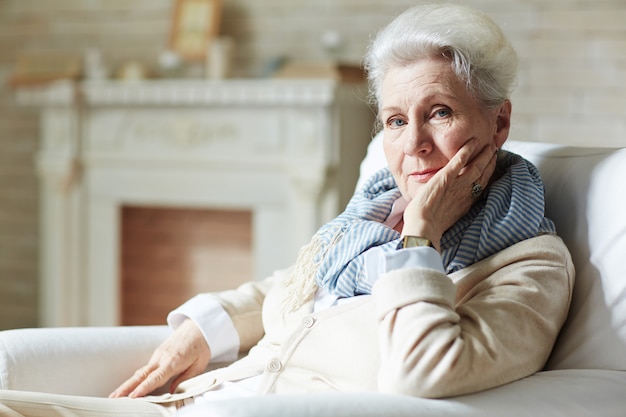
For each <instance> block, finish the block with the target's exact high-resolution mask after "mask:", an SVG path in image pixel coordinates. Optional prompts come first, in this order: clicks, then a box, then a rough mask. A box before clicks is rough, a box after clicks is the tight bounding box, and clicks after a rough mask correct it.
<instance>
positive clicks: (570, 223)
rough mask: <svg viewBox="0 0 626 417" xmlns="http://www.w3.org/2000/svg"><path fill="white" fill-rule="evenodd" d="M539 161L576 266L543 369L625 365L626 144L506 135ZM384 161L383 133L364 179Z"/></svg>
mask: <svg viewBox="0 0 626 417" xmlns="http://www.w3.org/2000/svg"><path fill="white" fill-rule="evenodd" d="M505 148H506V149H509V150H511V151H513V152H516V153H518V154H521V155H523V156H524V157H526V158H527V159H529V160H530V161H532V162H533V163H535V164H536V165H537V167H538V168H539V170H540V172H541V175H542V177H543V180H544V184H545V188H546V214H547V216H548V217H549V218H551V219H552V220H554V222H555V224H556V227H557V231H558V234H559V235H560V236H561V237H562V238H563V240H564V241H565V243H566V244H567V246H568V248H569V249H570V252H571V253H572V258H573V260H574V265H575V266H576V284H575V286H574V294H573V298H572V305H571V308H570V313H569V317H568V319H567V322H566V323H565V325H564V327H563V329H562V331H561V334H560V336H559V339H558V341H557V343H556V346H555V348H554V351H553V353H552V356H551V358H550V360H549V362H548V364H547V369H577V368H578V369H618V370H626V193H624V190H625V189H626V186H625V185H624V182H626V149H613V148H576V147H568V146H563V145H554V144H541V143H534V142H519V141H508V142H507V143H506V144H505ZM385 164H386V161H385V158H384V154H383V151H382V134H378V135H377V136H376V137H375V138H374V139H373V140H372V142H371V143H370V145H369V148H368V154H367V156H366V158H365V160H363V162H362V164H361V176H360V178H359V183H358V185H361V184H362V183H363V181H365V180H366V179H367V178H368V177H369V176H370V175H371V174H372V173H373V172H375V171H376V170H378V169H380V168H382V167H383V166H384V165H385Z"/></svg>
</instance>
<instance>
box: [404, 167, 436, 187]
mask: <svg viewBox="0 0 626 417" xmlns="http://www.w3.org/2000/svg"><path fill="white" fill-rule="evenodd" d="M440 169H441V168H434V169H425V170H422V171H415V172H412V173H411V174H409V179H410V180H412V181H416V182H420V183H424V184H425V183H427V182H428V181H429V180H430V179H431V178H432V177H433V176H435V174H436V173H437V172H439V170H440Z"/></svg>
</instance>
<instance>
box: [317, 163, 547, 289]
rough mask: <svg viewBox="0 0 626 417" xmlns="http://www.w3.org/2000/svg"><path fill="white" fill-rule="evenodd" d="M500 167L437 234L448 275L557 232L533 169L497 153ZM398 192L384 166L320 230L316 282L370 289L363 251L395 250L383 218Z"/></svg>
mask: <svg viewBox="0 0 626 417" xmlns="http://www.w3.org/2000/svg"><path fill="white" fill-rule="evenodd" d="M498 169H499V170H500V171H503V172H504V173H503V175H502V176H501V177H500V178H498V179H497V180H496V181H494V182H493V183H492V184H491V186H490V187H489V188H488V189H487V190H486V191H485V192H484V193H483V196H482V198H481V199H480V200H479V201H477V202H476V203H475V204H474V205H473V206H472V208H471V209H470V210H469V212H468V213H466V214H465V215H464V216H463V217H462V218H461V219H460V220H458V221H457V222H456V223H455V224H454V225H453V226H452V227H451V228H450V229H448V230H447V231H446V232H445V233H444V235H443V236H442V238H441V252H442V259H443V265H444V268H445V269H446V271H447V273H451V272H454V271H458V270H460V269H463V268H465V267H467V266H469V265H472V264H473V263H476V262H478V261H480V260H482V259H485V258H487V257H489V256H491V255H493V254H495V253H497V252H499V251H501V250H503V249H505V248H507V247H509V246H511V245H513V244H515V243H518V242H520V241H522V240H525V239H529V238H532V237H535V236H537V235H539V234H544V233H555V227H554V223H552V221H551V220H549V219H547V218H545V217H544V194H543V183H542V181H541V177H540V176H539V172H538V170H537V168H536V167H535V166H534V165H533V164H532V163H530V162H529V161H527V160H525V159H524V158H522V157H521V156H519V155H516V154H513V153H510V152H506V151H500V152H499V155H498ZM468 192H469V191H468ZM400 196H401V193H400V190H399V189H398V187H397V185H396V183H395V181H394V179H393V176H392V175H391V172H390V171H389V169H388V168H384V169H382V170H380V171H378V172H377V173H376V174H375V175H374V176H373V177H371V178H370V179H369V180H368V181H367V182H366V183H365V184H364V185H363V187H362V188H361V189H360V190H359V191H357V192H356V194H355V195H354V196H353V197H352V199H351V200H350V202H349V203H348V205H347V207H346V210H345V211H344V212H343V213H342V214H340V215H339V216H338V217H336V218H335V219H334V220H332V221H330V222H329V223H327V224H326V225H324V226H323V227H322V228H321V229H319V230H318V232H317V233H316V234H315V236H314V237H313V239H312V244H313V243H314V246H315V255H314V256H313V259H312V261H313V264H314V265H315V283H316V284H317V285H318V286H320V287H322V288H324V289H326V290H327V291H328V292H330V293H331V294H335V295H337V296H340V297H351V296H353V295H359V294H369V293H371V284H370V283H369V281H368V280H367V279H365V268H364V256H363V253H364V252H366V251H367V250H368V249H370V248H372V247H375V246H381V248H382V250H383V251H394V250H396V249H397V247H398V244H399V242H400V233H398V232H396V231H395V230H393V229H392V228H390V227H387V226H385V225H384V224H383V222H384V221H385V219H386V218H387V216H388V215H389V214H390V213H391V209H392V206H393V204H394V202H395V201H396V200H397V199H398V198H399V197H400Z"/></svg>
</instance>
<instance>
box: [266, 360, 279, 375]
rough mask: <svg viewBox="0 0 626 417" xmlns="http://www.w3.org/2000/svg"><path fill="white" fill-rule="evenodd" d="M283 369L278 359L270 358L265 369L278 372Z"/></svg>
mask: <svg viewBox="0 0 626 417" xmlns="http://www.w3.org/2000/svg"><path fill="white" fill-rule="evenodd" d="M281 369H283V364H282V363H281V362H280V361H279V360H278V359H272V360H271V361H269V362H268V363H267V370H268V371H270V372H278V371H280V370H281Z"/></svg>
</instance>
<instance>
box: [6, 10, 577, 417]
mask: <svg viewBox="0 0 626 417" xmlns="http://www.w3.org/2000/svg"><path fill="white" fill-rule="evenodd" d="M365 63H366V68H367V70H368V74H369V78H370V82H371V92H372V95H373V97H374V98H375V100H376V102H377V104H378V110H379V121H380V123H381V125H382V128H383V129H384V153H385V156H386V159H387V162H388V168H385V169H382V170H381V171H379V172H377V173H376V174H375V175H374V176H373V177H371V178H370V179H369V180H368V181H367V182H366V183H365V185H364V186H363V187H361V188H360V189H359V191H358V192H357V193H356V194H355V196H354V197H353V198H352V200H351V202H350V203H349V205H348V207H347V209H346V211H345V212H344V213H343V214H341V215H340V216H338V217H337V218H336V219H335V220H333V221H331V222H330V223H328V224H327V225H326V226H324V227H322V228H321V229H320V230H319V231H318V233H317V234H316V235H315V236H314V237H313V239H312V240H311V243H310V244H309V245H307V246H305V247H304V248H303V249H302V250H301V253H300V256H299V258H298V260H297V261H296V263H295V265H294V266H293V267H292V268H290V269H289V270H286V271H282V272H277V273H276V274H275V275H274V276H273V277H271V278H268V279H267V280H265V281H262V282H253V283H248V284H245V285H243V286H242V287H240V288H239V289H237V290H233V291H228V292H223V293H219V294H203V295H200V296H197V297H195V298H194V299H192V300H190V301H189V302H187V303H186V304H184V305H183V306H181V307H180V308H179V309H177V310H175V311H174V312H173V313H172V314H170V316H169V318H168V321H169V323H170V325H171V326H172V327H174V328H176V331H175V332H174V333H173V334H172V336H171V337H170V338H169V339H168V340H167V341H165V343H164V344H163V345H162V346H161V347H159V348H158V349H157V350H156V351H155V353H154V355H153V357H152V359H151V360H150V361H149V363H148V364H147V365H146V366H145V367H143V368H141V369H140V370H138V371H137V372H135V374H134V375H133V376H132V377H131V378H130V379H129V380H127V381H126V382H124V383H122V385H121V386H120V387H119V388H118V389H117V390H116V391H115V392H114V393H113V394H111V397H113V398H117V397H126V396H130V397H143V396H144V395H146V394H149V393H150V392H151V391H153V390H154V389H156V388H158V387H160V386H162V385H164V384H166V382H167V381H168V380H171V378H174V379H173V380H171V381H172V382H171V383H170V386H169V388H171V390H172V394H167V395H164V396H160V397H146V398H145V399H146V400H148V401H134V402H132V404H133V405H129V404H130V403H128V402H126V403H124V404H126V405H125V406H132V407H134V410H135V411H134V412H135V413H136V414H149V413H156V414H159V413H162V414H163V415H168V413H171V412H172V411H173V410H174V408H175V407H180V406H181V405H185V404H187V405H188V404H189V403H196V404H198V403H203V402H206V401H210V400H211V399H213V398H223V397H224V396H232V395H250V394H251V393H288V392H302V391H314V390H339V391H354V390H372V391H382V392H391V393H401V394H406V395H413V396H424V397H433V398H437V397H448V396H454V395H460V394H466V393H470V392H474V391H479V390H485V389H488V388H492V387H495V386H498V385H501V384H504V383H507V382H510V381H513V380H516V379H519V378H522V377H525V376H527V375H530V374H532V373H534V372H536V371H538V370H540V369H541V368H542V367H543V365H544V363H545V361H546V360H547V358H548V356H549V354H550V351H551V349H552V346H553V344H554V342H555V339H556V337H557V334H558V333H559V330H560V328H561V325H562V324H563V322H564V320H565V318H566V315H567V311H568V306H569V302H570V295H571V290H572V285H573V279H574V278H573V277H574V271H573V267H572V263H571V260H570V256H569V253H568V251H567V248H566V247H565V245H564V244H563V242H562V241H561V240H560V238H558V237H557V236H556V234H555V230H554V225H553V223H552V222H551V221H550V220H549V219H547V218H545V217H544V199H543V187H542V182H541V179H540V177H539V175H538V172H537V170H536V168H535V167H534V166H532V165H531V164H530V163H529V162H528V161H526V160H524V159H523V158H522V157H520V156H518V155H514V154H511V153H508V152H505V151H501V150H499V149H500V148H501V147H502V145H503V144H504V142H505V141H506V139H507V136H508V133H509V127H510V119H511V103H510V101H509V94H510V91H511V87H512V84H513V82H514V79H515V74H516V57H515V53H514V51H513V49H512V48H511V46H510V44H509V43H508V42H507V40H506V39H505V38H504V36H503V34H502V33H501V31H500V29H499V28H498V27H497V26H496V25H495V23H493V21H491V20H490V19H489V18H487V17H486V16H485V15H483V14H482V13H480V12H478V11H475V10H472V9H468V8H466V7H461V6H454V5H438V6H419V7H415V8H412V9H409V10H408V11H406V12H405V13H403V14H402V15H400V16H399V17H397V18H396V19H395V20H394V21H393V22H392V23H391V24H390V25H389V26H387V27H386V28H385V29H384V30H383V31H382V32H381V33H380V34H379V35H378V36H377V38H376V39H375V40H374V42H373V43H372V45H371V47H370V49H369V52H368V55H367V57H366V61H365ZM241 354H244V355H245V356H244V357H243V358H242V359H240V360H238V361H236V362H234V363H233V364H232V365H230V366H229V367H226V368H222V369H218V370H215V371H210V372H207V373H203V372H204V371H205V369H206V368H207V366H208V364H209V362H211V361H218V360H232V359H235V358H236V357H237V356H238V355H241ZM7 396H8V397H9V398H8V399H7ZM29 398H30V397H29ZM34 398H35V397H32V398H31V399H30V401H35V399H34ZM39 398H41V397H39ZM76 401H77V400H76ZM119 401H122V400H120V399H115V400H104V399H103V400H100V402H97V403H96V402H93V401H92V402H91V403H89V404H90V407H91V408H97V407H102V409H103V410H104V411H106V410H107V407H118V408H119V407H121V406H120V404H121V403H119ZM2 402H3V403H4V404H6V405H9V406H11V405H13V408H14V409H16V410H17V411H19V407H18V406H16V405H15V403H12V402H11V401H10V395H8V394H5V399H4V400H3V401H2ZM61 403H62V402H61ZM155 403H158V404H161V405H160V406H157V405H154V404H155ZM96 404H97V407H96ZM109 409H110V410H112V409H113V408H109ZM187 410H190V409H187Z"/></svg>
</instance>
